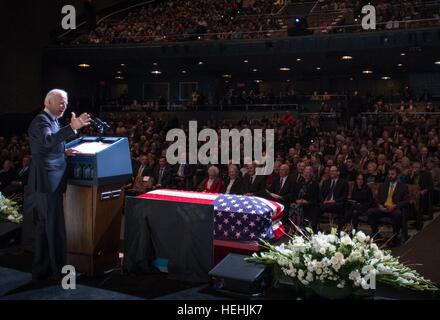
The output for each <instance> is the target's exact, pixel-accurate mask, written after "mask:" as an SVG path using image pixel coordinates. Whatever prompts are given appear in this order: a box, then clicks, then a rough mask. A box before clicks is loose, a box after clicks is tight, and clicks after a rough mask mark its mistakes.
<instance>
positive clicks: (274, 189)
mask: <svg viewBox="0 0 440 320" xmlns="http://www.w3.org/2000/svg"><path fill="white" fill-rule="evenodd" d="M289 173H290V168H289V166H288V165H287V164H282V165H281V166H280V171H279V177H278V178H276V179H275V180H274V181H273V182H272V185H271V186H270V187H269V189H268V191H269V192H270V193H269V194H268V198H269V199H270V200H273V201H277V202H279V203H281V204H282V205H283V206H284V213H285V214H284V216H283V221H282V222H283V223H284V224H286V223H288V222H289V209H290V204H291V203H292V201H293V195H294V192H295V186H296V183H295V181H293V179H292V178H291V177H290V175H289Z"/></svg>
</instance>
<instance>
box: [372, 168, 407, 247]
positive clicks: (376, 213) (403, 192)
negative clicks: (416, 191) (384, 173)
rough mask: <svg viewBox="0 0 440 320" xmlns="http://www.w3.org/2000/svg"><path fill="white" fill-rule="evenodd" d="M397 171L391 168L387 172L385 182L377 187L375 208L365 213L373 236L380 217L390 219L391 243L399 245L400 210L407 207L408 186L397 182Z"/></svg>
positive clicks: (377, 229) (376, 231)
mask: <svg viewBox="0 0 440 320" xmlns="http://www.w3.org/2000/svg"><path fill="white" fill-rule="evenodd" d="M398 175H399V169H397V168H395V167H392V168H390V169H389V170H388V179H387V182H385V183H383V184H381V185H380V187H379V191H378V194H377V199H376V202H377V208H371V209H369V210H368V211H367V215H368V222H369V223H370V226H371V231H372V234H373V235H376V234H377V233H378V231H379V220H380V218H382V217H390V218H391V220H392V223H393V232H394V237H393V239H392V243H393V244H394V245H398V244H399V243H400V240H399V237H398V236H399V233H400V229H401V227H402V210H403V209H404V208H405V207H406V206H408V203H409V194H408V186H407V185H406V184H403V183H402V182H400V181H399V180H398Z"/></svg>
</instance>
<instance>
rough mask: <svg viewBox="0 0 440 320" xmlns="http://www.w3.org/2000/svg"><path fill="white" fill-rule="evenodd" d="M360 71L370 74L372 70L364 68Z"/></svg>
mask: <svg viewBox="0 0 440 320" xmlns="http://www.w3.org/2000/svg"><path fill="white" fill-rule="evenodd" d="M362 73H363V74H372V73H373V70H369V69H366V70H363V71H362Z"/></svg>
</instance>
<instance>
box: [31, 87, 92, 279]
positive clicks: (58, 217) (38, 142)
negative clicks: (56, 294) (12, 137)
mask: <svg viewBox="0 0 440 320" xmlns="http://www.w3.org/2000/svg"><path fill="white" fill-rule="evenodd" d="M67 104H68V98H67V93H66V92H65V91H63V90H59V89H54V90H51V91H50V92H49V93H48V94H47V95H46V98H45V100H44V106H45V108H44V110H43V111H42V112H41V113H39V114H38V115H37V116H36V117H35V118H34V119H33V121H32V123H31V125H30V127H29V130H28V134H29V143H30V148H31V154H32V162H31V166H30V169H29V182H28V185H29V197H30V199H32V200H31V201H32V203H33V205H34V209H35V210H36V213H37V221H36V231H35V250H34V262H33V266H32V277H33V280H34V281H36V280H44V279H51V280H59V279H60V278H61V269H62V267H63V266H64V265H65V263H66V230H65V225H64V210H63V193H64V192H65V190H66V167H67V164H66V155H73V151H71V150H65V141H66V140H67V139H68V138H70V137H72V136H73V135H75V134H76V133H77V130H79V129H81V128H82V127H84V126H87V125H89V123H90V115H89V114H87V113H83V114H81V115H80V116H79V117H76V115H75V113H73V112H72V118H71V121H70V125H68V126H65V127H63V128H60V125H59V122H58V119H59V118H61V117H62V116H63V114H64V112H65V111H66V109H67Z"/></svg>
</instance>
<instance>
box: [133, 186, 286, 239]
mask: <svg viewBox="0 0 440 320" xmlns="http://www.w3.org/2000/svg"><path fill="white" fill-rule="evenodd" d="M138 198H143V199H152V200H162V201H173V202H184V203H197V204H208V205H212V206H213V209H214V238H215V239H217V240H229V241H257V240H258V239H265V240H276V239H279V238H280V237H281V236H282V235H283V232H284V227H283V225H282V223H281V221H280V219H281V217H282V216H283V213H284V206H283V205H281V204H279V203H277V202H275V201H270V200H266V199H264V198H259V197H248V196H240V195H227V194H217V193H203V192H192V191H182V190H169V189H161V190H155V191H151V192H148V193H145V194H143V195H140V196H138Z"/></svg>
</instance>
